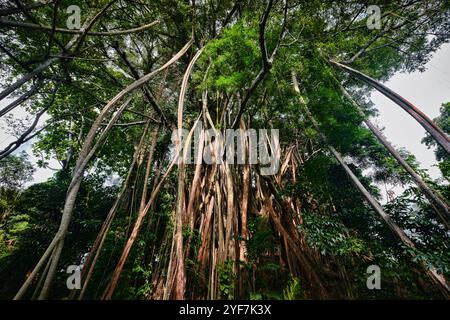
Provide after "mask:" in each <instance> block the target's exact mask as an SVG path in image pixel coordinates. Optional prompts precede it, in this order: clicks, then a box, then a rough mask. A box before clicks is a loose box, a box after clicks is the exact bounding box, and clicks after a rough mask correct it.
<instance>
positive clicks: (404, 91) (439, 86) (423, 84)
mask: <svg viewBox="0 0 450 320" xmlns="http://www.w3.org/2000/svg"><path fill="white" fill-rule="evenodd" d="M385 84H386V85H387V86H388V87H389V88H391V89H393V90H394V91H395V92H397V93H399V94H400V95H401V96H403V97H404V98H406V99H407V100H409V101H411V102H412V103H413V104H415V105H416V106H417V107H419V108H420V109H421V110H422V111H423V112H424V113H425V114H426V115H428V116H429V117H430V118H435V117H437V116H438V115H439V108H440V106H441V104H442V103H444V102H450V44H445V45H443V46H442V47H441V48H440V49H439V50H438V51H437V52H436V53H435V54H434V55H433V58H432V59H431V60H430V62H428V63H427V64H426V71H425V72H423V73H421V72H418V71H417V72H413V73H409V74H408V73H406V74H405V73H402V74H400V73H399V74H396V75H394V76H393V77H392V78H391V79H390V80H389V81H388V82H386V83H385ZM372 101H373V102H374V103H375V105H376V108H377V109H378V110H379V116H378V117H377V118H376V119H373V120H374V122H375V123H377V124H378V125H379V126H381V127H385V131H384V134H385V136H386V137H387V139H388V140H389V141H390V142H392V143H393V144H394V145H397V146H400V147H404V148H406V149H407V150H408V151H410V152H412V153H413V154H414V155H415V156H416V158H417V160H418V161H419V162H420V164H421V167H422V168H425V169H428V170H429V172H430V174H431V176H432V177H433V178H440V177H441V175H440V172H439V169H438V168H437V167H436V166H435V165H436V159H435V157H434V154H433V150H429V149H427V147H426V146H425V145H423V144H421V143H420V141H421V140H422V138H423V137H424V136H425V130H424V129H423V128H422V127H421V126H420V125H419V124H418V123H417V122H416V121H415V120H414V119H412V118H411V117H410V116H409V115H408V114H407V113H406V112H405V111H404V110H403V109H401V108H400V107H399V106H397V105H396V104H394V103H393V102H392V101H391V100H389V99H387V98H386V97H384V96H383V95H382V94H381V93H379V92H378V91H374V92H373V93H372ZM7 103H8V100H7V99H5V100H4V101H0V108H1V107H3V106H5V105H6V104H7ZM13 114H14V115H15V116H19V117H20V116H21V115H22V116H23V114H24V112H23V110H22V109H19V108H17V110H15V111H14V113H13ZM43 118H44V117H43ZM42 120H44V119H42ZM4 124H5V123H4V119H0V127H1V126H2V125H4ZM13 139H14V138H13V137H12V136H10V135H8V134H6V133H5V131H4V130H2V129H1V128H0V148H4V147H5V146H6V145H8V143H10V142H11V141H13ZM31 144H32V142H28V143H27V144H26V145H25V146H22V147H21V148H20V149H19V151H20V150H26V151H27V152H28V154H29V155H30V157H31V160H32V161H33V162H36V161H37V160H38V158H36V157H34V156H33V155H32V153H31ZM50 166H51V167H53V168H59V165H58V163H57V162H56V161H51V162H50ZM53 173H54V171H53V170H51V169H42V168H39V169H37V170H36V172H35V174H34V177H33V178H34V181H33V183H37V182H42V181H45V180H47V179H48V177H50V176H51V175H52V174H53Z"/></svg>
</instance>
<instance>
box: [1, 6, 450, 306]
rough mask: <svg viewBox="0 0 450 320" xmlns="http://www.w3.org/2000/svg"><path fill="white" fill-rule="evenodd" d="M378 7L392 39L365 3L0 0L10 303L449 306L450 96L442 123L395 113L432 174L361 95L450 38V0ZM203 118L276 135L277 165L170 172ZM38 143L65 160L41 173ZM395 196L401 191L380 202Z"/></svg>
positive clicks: (414, 66)
mask: <svg viewBox="0 0 450 320" xmlns="http://www.w3.org/2000/svg"><path fill="white" fill-rule="evenodd" d="M372 2H373V3H371V4H372V5H378V6H379V8H381V25H380V28H372V27H369V26H370V20H371V19H373V16H372V15H371V14H370V12H368V11H367V8H368V4H367V3H366V1H358V0H343V1H336V2H335V1H315V0H310V1H295V0H288V1H282V0H275V1H273V0H252V1H250V0H220V1H218V0H210V1H195V0H192V1H187V0H151V1H145V0H141V1H134V0H115V1H110V0H96V1H81V0H79V1H72V0H59V1H58V0H55V1H40V2H39V1H31V0H26V1H25V0H20V1H19V0H14V1H1V0H0V51H1V52H2V53H1V56H0V69H1V71H0V78H1V92H0V99H1V100H2V101H1V103H2V104H0V106H1V108H0V117H1V118H3V120H4V123H6V124H7V127H8V130H9V132H12V133H13V134H14V136H15V137H16V140H15V141H14V142H13V143H11V144H10V145H8V146H4V147H3V146H2V150H0V298H2V299H12V298H13V297H15V298H17V299H19V298H22V299H31V298H33V299H46V298H53V299H112V298H114V299H170V298H176V299H332V298H340V299H364V298H370V299H377V298H418V299H439V298H448V297H450V288H449V285H448V283H447V281H446V278H448V277H449V276H450V247H449V246H450V233H449V226H450V224H449V221H450V216H449V205H448V201H449V200H448V199H450V188H449V185H448V181H447V180H445V179H448V177H449V154H448V150H449V149H448V148H449V145H450V142H449V139H448V135H447V134H448V133H449V131H450V123H449V110H450V102H447V103H446V101H443V103H444V104H443V105H442V109H441V116H440V117H439V118H438V119H435V120H434V122H433V121H431V120H430V119H428V118H426V117H425V116H424V115H422V114H421V112H420V110H417V109H416V108H414V107H410V106H409V105H406V107H405V102H401V101H400V102H399V103H400V104H402V103H403V106H402V107H403V108H405V110H406V111H407V112H408V113H410V114H411V115H412V116H413V117H415V119H416V120H417V121H418V122H419V123H420V124H421V125H422V126H423V127H424V128H426V129H427V131H428V132H429V133H428V134H427V136H426V137H424V140H423V143H426V144H427V145H428V146H429V147H432V148H435V150H436V161H437V162H438V163H439V168H440V170H441V171H442V176H443V177H444V178H443V179H441V180H438V181H435V180H433V179H431V178H430V176H429V175H428V174H427V172H426V170H422V169H420V167H419V165H418V163H417V161H416V159H415V157H414V155H413V154H411V153H409V152H408V151H407V150H396V149H395V147H393V146H392V145H390V143H389V142H388V141H386V138H385V137H384V135H383V134H382V132H381V130H380V129H379V128H378V127H377V126H375V125H373V124H372V123H371V122H370V117H372V116H374V115H376V113H377V110H376V106H375V105H373V104H372V103H371V102H370V101H369V94H370V92H371V89H372V88H373V87H374V86H375V88H377V83H378V82H377V80H378V81H384V80H387V79H389V77H390V76H392V75H393V74H394V73H396V72H411V71H414V70H423V68H424V65H425V63H426V62H427V61H428V60H429V59H430V57H431V55H432V53H433V52H434V51H435V50H437V49H438V48H440V46H441V45H442V44H443V43H446V42H448V40H449V36H450V34H449V33H448V32H449V30H450V22H449V21H450V3H449V2H448V1H445V0H442V1H439V0H433V1H414V0H402V1H372ZM74 4H75V5H77V6H79V8H80V12H81V28H80V29H76V30H74V29H69V27H68V25H67V24H66V22H67V19H68V18H69V17H71V13H67V11H66V9H67V8H68V7H69V6H71V5H74ZM135 28H138V29H135ZM341 64H342V65H341ZM345 66H350V67H351V68H352V70H357V72H361V73H362V75H359V74H357V73H355V72H356V71H351V70H350V71H349V69H346V68H345ZM364 76H370V77H372V79H376V80H373V81H374V82H371V80H367V79H366V78H364ZM379 90H381V91H382V92H383V90H384V89H383V88H381V89H379ZM384 93H385V94H389V93H386V92H384ZM8 98H9V99H8ZM445 103H446V104H445ZM16 108H23V110H24V112H26V113H27V114H28V121H19V120H18V119H15V118H14V117H13V116H11V111H12V110H14V109H16ZM43 115H45V117H43ZM199 123H201V124H202V126H203V128H207V129H213V130H215V131H216V132H218V131H220V132H223V133H225V130H226V129H227V128H233V129H237V128H241V129H249V128H252V129H256V130H258V129H279V139H280V141H279V142H280V149H281V152H280V155H281V157H280V168H279V171H278V172H277V174H275V175H264V174H262V171H261V169H262V168H261V167H262V166H261V165H258V164H255V165H250V164H248V161H247V162H246V164H243V165H241V164H229V163H225V162H224V163H221V164H220V163H219V164H211V165H208V164H205V163H203V164H199V163H197V164H187V163H186V164H185V163H183V162H180V163H175V162H174V161H173V156H174V153H176V150H177V149H176V148H174V146H173V145H172V142H171V137H172V132H173V130H175V129H177V128H185V129H188V130H191V129H193V128H194V127H196V126H197V125H198V124H199ZM419 128H420V127H418V130H419ZM175 132H176V131H175ZM443 132H445V133H443ZM201 137H202V138H201V141H203V142H204V140H205V139H207V137H205V136H203V135H202V136H201ZM186 140H187V141H189V137H186V138H185V140H183V142H185V141H186ZM30 141H31V142H32V148H33V152H34V153H35V154H37V155H40V157H41V160H40V161H39V162H38V163H37V164H35V166H36V165H38V166H41V167H47V166H49V164H48V163H49V161H50V159H56V160H57V161H58V162H59V163H60V166H59V167H58V168H54V169H56V170H55V173H54V175H53V177H52V178H50V179H49V180H48V181H46V182H43V183H38V184H30V180H31V175H32V173H33V171H34V170H35V169H34V167H33V164H31V163H30V160H29V159H28V158H27V156H26V154H24V153H22V152H20V150H22V149H23V146H24V145H29V144H30ZM240 142H241V143H242V146H243V149H244V150H245V152H244V154H245V157H246V159H247V160H248V157H249V154H250V149H251V146H250V145H249V141H248V139H247V138H242V139H241V140H240ZM27 143H28V144H27ZM208 147H209V146H208V145H207V144H205V143H201V144H200V150H197V151H198V152H199V154H201V153H202V152H207V150H206V149H207V148H208ZM202 149H204V150H202ZM274 153H275V152H274V151H273V150H272V151H271V155H274ZM385 185H388V186H389V187H390V188H393V187H395V186H401V187H402V188H403V189H404V190H405V191H404V192H403V193H402V194H400V195H397V196H392V194H389V197H388V198H389V201H388V202H387V204H385V205H383V206H381V205H380V204H379V202H380V201H381V199H382V193H383V192H385V191H384V190H383V189H382V188H381V186H385ZM386 191H387V190H386ZM69 265H82V266H83V268H82V282H81V285H82V287H81V290H68V288H67V286H66V279H67V277H68V276H69V275H70V274H68V273H66V270H67V267H68V266H69ZM370 265H377V266H379V267H380V269H381V289H379V290H369V289H368V287H367V285H366V281H367V277H368V276H369V275H368V274H367V272H366V270H367V267H368V266H370Z"/></svg>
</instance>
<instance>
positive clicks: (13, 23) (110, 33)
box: [0, 19, 160, 37]
mask: <svg viewBox="0 0 450 320" xmlns="http://www.w3.org/2000/svg"><path fill="white" fill-rule="evenodd" d="M158 23H160V21H159V20H155V21H153V22H151V23H149V24H145V25H143V26H140V27H136V28H132V29H127V30H116V31H89V32H86V35H87V36H97V37H111V36H119V35H124V34H130V33H137V32H142V31H145V30H147V29H150V28H151V27H153V26H154V25H156V24H158ZM0 26H5V27H11V28H21V29H32V30H41V31H48V32H52V30H53V27H50V26H40V25H38V24H34V23H28V22H19V21H11V20H6V19H0ZM54 31H55V32H57V33H65V34H83V32H84V31H83V29H64V28H55V29H54Z"/></svg>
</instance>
